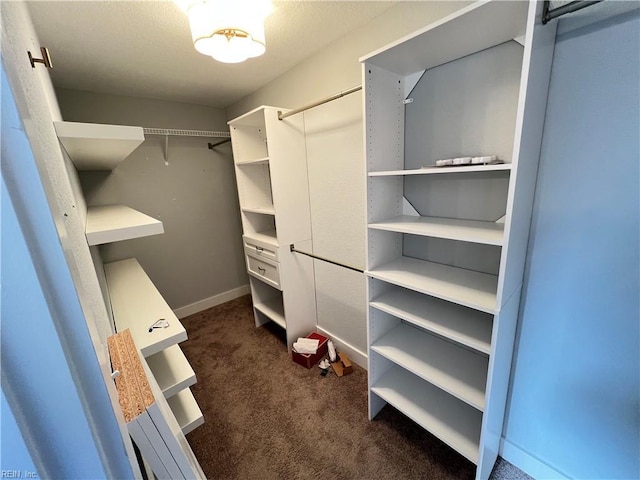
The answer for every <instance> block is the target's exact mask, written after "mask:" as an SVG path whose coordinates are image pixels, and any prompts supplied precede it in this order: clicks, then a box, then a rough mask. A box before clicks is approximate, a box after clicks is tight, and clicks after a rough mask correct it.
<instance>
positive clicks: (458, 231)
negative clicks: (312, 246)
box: [369, 215, 504, 246]
mask: <svg viewBox="0 0 640 480" xmlns="http://www.w3.org/2000/svg"><path fill="white" fill-rule="evenodd" d="M369 228H373V229H376V230H387V231H391V232H400V233H409V234H412V235H423V236H426V237H436V238H446V239H449V240H461V241H463V242H473V243H482V244H486V245H498V246H502V242H503V238H504V223H495V222H480V221H474V220H458V219H455V218H438V217H420V216H417V215H400V216H397V217H393V218H389V219H387V220H382V221H380V222H374V223H370V224H369Z"/></svg>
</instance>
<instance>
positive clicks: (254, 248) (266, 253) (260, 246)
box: [244, 237, 278, 261]
mask: <svg viewBox="0 0 640 480" xmlns="http://www.w3.org/2000/svg"><path fill="white" fill-rule="evenodd" d="M244 251H245V253H246V254H247V255H253V256H254V257H259V258H268V259H269V260H275V261H278V247H275V246H273V245H269V244H268V243H266V242H260V241H258V240H254V239H252V238H246V237H245V238H244Z"/></svg>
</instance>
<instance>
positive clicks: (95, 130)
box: [53, 122, 144, 170]
mask: <svg viewBox="0 0 640 480" xmlns="http://www.w3.org/2000/svg"><path fill="white" fill-rule="evenodd" d="M53 126H54V127H55V129H56V134H57V135H58V139H59V140H60V143H61V144H62V146H63V147H64V149H65V150H66V152H67V154H68V155H69V157H70V158H71V161H72V162H73V164H74V165H75V166H76V168H77V169H78V170H113V169H114V168H116V167H117V166H118V165H119V164H120V162H122V161H123V160H124V159H125V158H127V157H128V156H129V154H131V152H133V151H134V150H135V149H136V148H138V146H139V145H140V144H141V143H142V142H144V132H143V129H142V127H129V126H123V125H102V124H96V123H77V122H53Z"/></svg>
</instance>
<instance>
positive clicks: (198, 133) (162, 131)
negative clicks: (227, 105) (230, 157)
mask: <svg viewBox="0 0 640 480" xmlns="http://www.w3.org/2000/svg"><path fill="white" fill-rule="evenodd" d="M142 130H143V131H144V134H145V135H164V136H172V137H209V138H218V137H223V138H227V137H231V134H230V133H229V132H213V131H209V130H177V129H172V128H147V127H143V128H142Z"/></svg>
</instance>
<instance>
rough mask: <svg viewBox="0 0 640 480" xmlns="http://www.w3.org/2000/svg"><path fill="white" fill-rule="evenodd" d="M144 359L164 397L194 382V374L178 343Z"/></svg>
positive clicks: (170, 395)
mask: <svg viewBox="0 0 640 480" xmlns="http://www.w3.org/2000/svg"><path fill="white" fill-rule="evenodd" d="M146 360H147V364H148V365H149V368H150V369H151V371H152V372H153V376H154V377H155V379H156V381H157V382H158V385H159V386H160V390H162V394H163V395H164V397H165V398H169V397H172V396H173V395H175V394H177V393H178V392H179V391H181V390H184V389H185V388H189V387H190V386H191V385H193V384H195V383H196V374H195V372H194V371H193V368H191V365H189V361H188V360H187V357H185V356H184V353H183V352H182V349H181V348H180V347H179V346H178V345H172V346H171V347H168V348H165V349H164V350H162V351H160V352H158V353H154V354H153V355H151V356H149V357H147V359H146Z"/></svg>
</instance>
